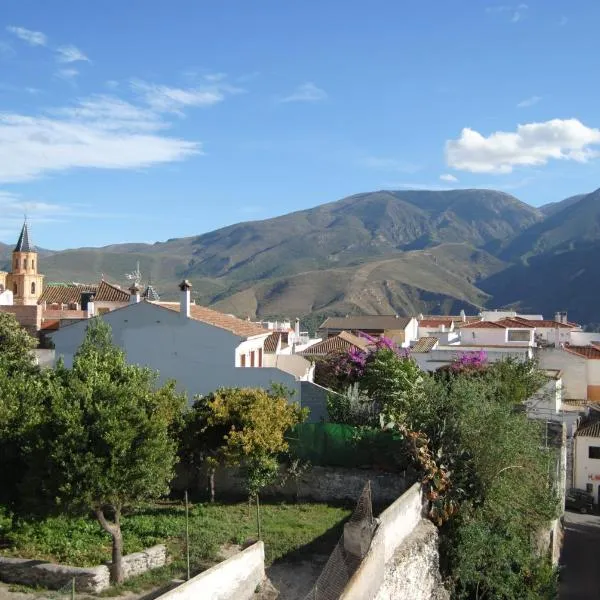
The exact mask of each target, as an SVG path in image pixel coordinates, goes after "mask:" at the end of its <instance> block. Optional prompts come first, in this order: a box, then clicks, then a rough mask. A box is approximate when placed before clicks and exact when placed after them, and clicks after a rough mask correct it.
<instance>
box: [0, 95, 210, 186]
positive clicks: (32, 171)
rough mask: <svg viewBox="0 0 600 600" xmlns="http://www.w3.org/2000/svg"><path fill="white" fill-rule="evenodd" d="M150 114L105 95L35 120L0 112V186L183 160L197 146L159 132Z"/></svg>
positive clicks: (159, 124)
mask: <svg viewBox="0 0 600 600" xmlns="http://www.w3.org/2000/svg"><path fill="white" fill-rule="evenodd" d="M168 126H169V123H168V122H166V121H164V120H162V119H161V118H160V116H159V115H157V114H156V113H155V112H153V111H151V110H149V109H146V108H140V107H138V106H135V105H133V104H129V103H127V102H125V101H123V100H119V99H117V98H113V97H109V96H97V97H92V98H88V99H84V100H81V101H79V102H78V103H77V104H75V105H73V106H69V107H66V108H61V109H57V110H54V111H51V112H47V113H46V114H42V115H38V116H29V115H23V114H18V113H7V112H5V113H2V114H0V182H4V183H6V182H18V181H26V180H30V179H35V178H38V177H41V176H43V175H45V174H49V173H53V172H59V171H65V170H68V169H73V168H98V169H137V168H141V167H148V166H151V165H155V164H160V163H167V162H173V161H177V160H183V159H185V158H187V157H189V156H191V155H194V154H198V153H200V152H201V146H200V144H198V143H196V142H190V141H186V140H182V139H178V138H174V137H168V136H166V135H164V134H162V130H164V129H165V128H167V127H168Z"/></svg>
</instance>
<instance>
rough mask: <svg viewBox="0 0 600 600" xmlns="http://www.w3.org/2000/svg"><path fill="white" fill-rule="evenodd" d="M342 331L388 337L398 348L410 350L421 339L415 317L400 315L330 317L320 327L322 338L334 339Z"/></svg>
mask: <svg viewBox="0 0 600 600" xmlns="http://www.w3.org/2000/svg"><path fill="white" fill-rule="evenodd" d="M342 331H349V332H351V333H353V334H355V335H360V334H361V333H366V334H368V335H371V336H374V337H381V336H385V337H388V338H390V339H392V340H394V342H396V344H398V346H402V347H403V348H408V347H409V346H410V344H411V343H412V342H416V341H417V340H418V339H419V322H418V321H417V319H415V318H414V317H399V316H398V315H357V316H348V317H329V318H328V319H326V320H325V321H324V322H323V324H322V325H321V326H320V327H319V335H320V336H321V337H322V338H329V337H334V336H336V335H338V334H340V333H342Z"/></svg>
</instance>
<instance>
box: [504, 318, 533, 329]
mask: <svg viewBox="0 0 600 600" xmlns="http://www.w3.org/2000/svg"><path fill="white" fill-rule="evenodd" d="M496 323H498V325H502V326H504V327H506V328H507V329H509V328H510V329H534V327H535V326H534V325H528V324H527V323H524V322H523V321H521V320H517V319H513V318H506V319H500V320H499V321H496Z"/></svg>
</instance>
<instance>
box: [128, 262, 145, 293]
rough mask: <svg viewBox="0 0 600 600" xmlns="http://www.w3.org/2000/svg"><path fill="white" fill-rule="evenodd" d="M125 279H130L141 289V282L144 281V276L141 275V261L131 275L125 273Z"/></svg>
mask: <svg viewBox="0 0 600 600" xmlns="http://www.w3.org/2000/svg"><path fill="white" fill-rule="evenodd" d="M125 278H126V279H129V280H130V281H133V282H134V283H135V285H137V286H138V287H139V285H140V283H141V281H142V274H141V273H140V261H139V260H138V261H137V263H136V265H135V271H132V272H131V273H125Z"/></svg>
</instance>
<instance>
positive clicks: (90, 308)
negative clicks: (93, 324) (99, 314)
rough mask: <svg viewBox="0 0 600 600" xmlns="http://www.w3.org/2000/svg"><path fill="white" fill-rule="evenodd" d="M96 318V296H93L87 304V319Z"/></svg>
mask: <svg viewBox="0 0 600 600" xmlns="http://www.w3.org/2000/svg"><path fill="white" fill-rule="evenodd" d="M95 316H96V306H95V304H94V296H92V297H91V298H90V299H89V300H88V303H87V318H88V319H91V318H92V317H95Z"/></svg>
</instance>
